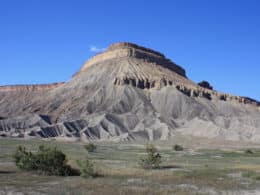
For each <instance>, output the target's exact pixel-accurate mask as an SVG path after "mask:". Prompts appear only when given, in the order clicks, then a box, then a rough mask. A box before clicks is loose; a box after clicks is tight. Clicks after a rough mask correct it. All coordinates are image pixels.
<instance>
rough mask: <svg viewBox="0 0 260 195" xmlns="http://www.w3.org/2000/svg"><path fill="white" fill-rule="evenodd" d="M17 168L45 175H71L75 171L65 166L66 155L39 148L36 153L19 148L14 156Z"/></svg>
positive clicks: (42, 147)
mask: <svg viewBox="0 0 260 195" xmlns="http://www.w3.org/2000/svg"><path fill="white" fill-rule="evenodd" d="M14 160H15V164H16V166H17V167H19V168H20V169H23V170H28V171H37V172H38V173H40V174H45V175H62V176H64V175H73V174H76V173H75V171H74V170H73V169H72V168H71V167H70V166H69V165H67V164H66V163H67V160H66V155H65V154H64V153H63V152H61V151H59V150H57V148H47V147H45V146H43V145H41V146H39V148H38V151H37V152H36V153H32V152H30V151H27V149H26V148H25V147H22V146H19V147H18V148H17V150H16V152H15V154H14Z"/></svg>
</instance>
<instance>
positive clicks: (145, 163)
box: [139, 145, 162, 169]
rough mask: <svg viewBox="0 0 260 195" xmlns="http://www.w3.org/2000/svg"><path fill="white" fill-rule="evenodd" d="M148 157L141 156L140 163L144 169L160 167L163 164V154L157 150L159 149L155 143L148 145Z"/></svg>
mask: <svg viewBox="0 0 260 195" xmlns="http://www.w3.org/2000/svg"><path fill="white" fill-rule="evenodd" d="M146 153H147V154H146V157H144V158H141V159H140V162H139V165H140V166H141V167H142V168H144V169H155V168H159V166H160V164H161V162H162V161H161V158H162V157H161V155H160V154H159V153H158V152H157V149H156V148H155V146H153V145H147V146H146Z"/></svg>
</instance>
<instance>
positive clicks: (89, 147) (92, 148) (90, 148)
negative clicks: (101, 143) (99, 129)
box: [84, 143, 97, 152]
mask: <svg viewBox="0 0 260 195" xmlns="http://www.w3.org/2000/svg"><path fill="white" fill-rule="evenodd" d="M84 148H85V149H86V150H87V151H88V152H94V151H95V150H96V148H97V147H96V146H95V145H94V144H93V143H88V144H86V145H85V146H84Z"/></svg>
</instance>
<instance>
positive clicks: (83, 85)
mask: <svg viewBox="0 0 260 195" xmlns="http://www.w3.org/2000/svg"><path fill="white" fill-rule="evenodd" d="M212 89H213V88H212V87H211V86H210V85H209V83H207V82H202V83H200V84H199V85H198V84H196V83H194V82H192V81H191V80H189V79H188V78H187V76H186V73H185V70H184V69H183V68H182V67H180V66H179V65H177V64H175V63H174V62H172V61H171V60H169V59H167V58H166V57H165V56H164V55H163V54H161V53H159V52H156V51H153V50H151V49H147V48H144V47H141V46H138V45H135V44H132V43H124V42H123V43H116V44H113V45H111V46H109V47H108V48H107V50H106V51H104V52H102V53H99V54H97V55H95V56H93V57H92V58H90V59H89V60H88V61H87V62H86V63H84V64H83V66H82V68H81V69H80V70H79V71H78V72H77V73H76V74H74V75H73V77H72V78H71V79H70V80H69V81H68V82H65V83H54V84H49V85H22V86H19V85H18V86H3V87H0V135H1V136H2V137H28V138H35V137H39V138H55V139H71V140H121V141H122V140H135V141H136V140H165V139H169V138H171V137H172V136H175V135H176V134H182V135H192V136H200V137H207V138H220V139H225V140H235V141H238V140H243V141H252V142H256V141H259V140H260V103H259V102H258V101H256V100H253V99H251V98H248V97H240V96H233V95H230V94H227V93H221V92H217V91H215V90H212Z"/></svg>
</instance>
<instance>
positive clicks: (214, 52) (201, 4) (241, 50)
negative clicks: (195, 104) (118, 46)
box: [0, 0, 260, 100]
mask: <svg viewBox="0 0 260 195" xmlns="http://www.w3.org/2000/svg"><path fill="white" fill-rule="evenodd" d="M259 10H260V1H258V0H178V1H177V0H160V1H156V0H154V1H153V0H124V1H123V0H109V1H108V0H0V68H1V71H0V85H8V84H31V83H50V82H57V81H66V80H68V79H69V78H70V77H71V75H73V73H75V72H76V71H77V70H78V69H79V68H80V66H81V65H82V63H83V62H84V61H85V60H87V59H88V58H89V57H90V56H92V55H94V54H95V51H97V50H99V49H102V48H105V47H107V46H108V45H109V44H111V43H114V42H118V41H128V42H134V43H137V44H140V45H143V46H146V47H150V48H153V49H155V50H158V51H160V52H162V53H164V54H165V55H166V56H167V57H168V58H170V59H171V60H172V61H174V62H175V63H177V64H179V65H181V66H182V67H184V68H185V69H186V72H187V75H188V77H189V78H190V79H191V80H193V81H195V82H198V81H201V80H208V81H209V82H210V83H211V84H212V85H213V86H214V88H215V89H216V90H220V91H223V92H229V93H232V94H235V95H242V96H250V97H253V98H256V99H259V100H260V89H259V83H260V11H259Z"/></svg>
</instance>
